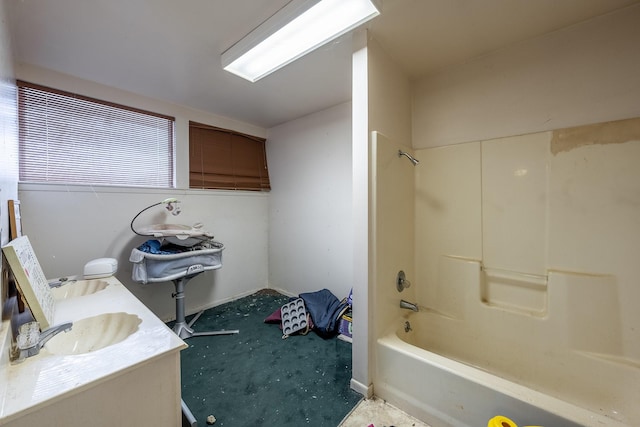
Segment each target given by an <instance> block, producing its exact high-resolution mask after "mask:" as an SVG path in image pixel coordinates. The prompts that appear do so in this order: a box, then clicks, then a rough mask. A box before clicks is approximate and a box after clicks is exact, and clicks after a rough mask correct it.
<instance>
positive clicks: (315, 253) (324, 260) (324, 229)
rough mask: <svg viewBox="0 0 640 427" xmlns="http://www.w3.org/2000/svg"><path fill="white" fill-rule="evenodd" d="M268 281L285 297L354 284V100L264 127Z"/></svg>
mask: <svg viewBox="0 0 640 427" xmlns="http://www.w3.org/2000/svg"><path fill="white" fill-rule="evenodd" d="M267 160H268V162H269V177H270V180H271V187H272V190H271V193H270V197H269V284H270V287H272V288H276V289H281V290H283V291H285V292H287V293H289V294H292V295H297V294H300V293H302V292H313V291H317V290H320V289H323V288H327V289H329V290H330V291H331V292H333V294H334V295H336V296H337V297H338V298H339V299H341V298H343V297H346V296H347V295H348V294H349V291H350V290H351V287H352V285H353V238H352V234H351V230H352V224H353V215H352V197H351V103H345V104H341V105H338V106H335V107H332V108H329V109H327V110H324V111H320V112H317V113H314V114H311V115H309V116H305V117H302V118H300V119H297V120H294V121H291V122H288V123H285V124H283V125H280V126H277V127H274V128H272V129H269V133H268V142H267Z"/></svg>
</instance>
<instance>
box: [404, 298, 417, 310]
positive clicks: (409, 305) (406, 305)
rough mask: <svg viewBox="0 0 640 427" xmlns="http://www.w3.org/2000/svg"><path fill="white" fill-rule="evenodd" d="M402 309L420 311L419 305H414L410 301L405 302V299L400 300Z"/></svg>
mask: <svg viewBox="0 0 640 427" xmlns="http://www.w3.org/2000/svg"><path fill="white" fill-rule="evenodd" d="M400 308H405V309H407V310H413V311H418V304H412V303H410V302H409V301H405V300H403V299H401V300H400Z"/></svg>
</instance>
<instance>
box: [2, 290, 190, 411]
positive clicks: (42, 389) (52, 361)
mask: <svg viewBox="0 0 640 427" xmlns="http://www.w3.org/2000/svg"><path fill="white" fill-rule="evenodd" d="M101 280H106V281H107V282H108V283H109V286H107V287H106V288H105V289H103V290H101V291H99V292H96V293H94V294H91V295H84V296H80V297H74V298H68V299H61V300H56V309H55V316H54V319H55V321H54V322H53V324H54V325H57V324H60V323H65V322H74V321H78V320H81V319H84V318H88V317H92V316H96V315H99V314H103V313H119V312H124V313H130V314H135V315H137V316H138V317H139V318H140V319H141V320H142V322H141V323H140V325H139V327H138V330H137V331H135V332H134V333H133V334H132V335H130V336H128V337H127V338H125V339H124V340H123V341H120V342H118V343H116V344H112V345H110V346H108V347H104V348H102V349H99V350H95V351H92V352H89V353H84V354H74V355H58V354H51V353H49V352H48V351H47V347H46V346H45V347H44V348H43V349H42V350H41V351H40V354H38V355H36V356H32V357H29V358H26V359H25V360H24V361H22V362H21V363H16V364H11V363H9V361H8V357H6V355H7V354H8V352H9V350H8V348H7V345H9V343H10V337H9V336H8V334H9V332H8V322H4V323H3V325H2V326H1V327H0V346H2V355H1V356H0V424H4V423H5V422H8V421H11V420H15V419H17V418H19V417H20V416H22V415H24V414H27V413H30V412H32V411H35V410H37V409H38V408H40V407H43V406H47V405H50V404H52V403H55V402H56V401H57V400H59V399H64V398H66V397H68V396H70V395H74V394H76V393H79V392H81V391H83V390H85V389H87V388H90V387H93V386H95V385H96V384H99V383H100V382H102V381H105V380H107V379H110V378H114V377H116V376H119V375H122V374H124V373H126V372H127V371H129V370H132V369H135V368H136V367H139V366H140V365H142V364H145V363H146V362H149V361H151V360H155V359H157V358H159V357H161V356H163V355H166V354H167V353H173V352H179V351H180V350H182V349H184V348H186V347H187V345H186V344H185V343H184V341H182V340H181V339H180V338H179V337H178V336H177V335H176V334H175V333H173V331H172V330H171V329H169V327H167V326H166V325H165V324H164V323H163V322H162V321H161V320H160V319H158V318H157V317H156V316H155V315H154V314H153V313H152V312H151V311H150V310H149V309H148V308H147V307H146V306H145V305H144V304H142V303H141V302H140V301H139V300H138V299H137V298H136V297H135V296H134V295H133V294H132V293H131V292H129V290H128V289H127V288H126V287H125V286H124V285H122V283H120V281H118V279H116V278H115V277H109V278H106V279H101ZM65 286H73V284H70V285H65ZM96 333H100V332H99V331H96Z"/></svg>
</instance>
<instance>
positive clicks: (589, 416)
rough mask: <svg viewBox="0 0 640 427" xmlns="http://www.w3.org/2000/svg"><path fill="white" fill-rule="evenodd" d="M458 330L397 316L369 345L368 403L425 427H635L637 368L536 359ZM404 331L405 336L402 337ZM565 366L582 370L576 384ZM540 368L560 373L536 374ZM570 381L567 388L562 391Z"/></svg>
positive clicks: (586, 359) (432, 319)
mask: <svg viewBox="0 0 640 427" xmlns="http://www.w3.org/2000/svg"><path fill="white" fill-rule="evenodd" d="M485 309H486V310H492V309H494V308H492V307H485ZM494 311H495V309H494ZM494 314H495V315H497V316H499V317H503V320H513V319H515V318H517V317H513V316H517V314H514V313H511V316H509V313H506V315H507V317H506V318H504V316H505V312H504V311H503V310H497V311H495V313H494ZM485 317H486V316H485ZM510 317H513V318H510ZM407 322H408V324H407ZM517 323H518V322H512V326H515V327H516V328H517V327H518V324H517ZM464 324H465V322H464V321H463V320H460V319H459V318H453V317H450V316H448V315H445V314H443V313H438V312H436V311H433V310H429V309H424V308H421V311H420V312H417V313H409V314H405V315H403V317H402V318H400V319H398V321H397V324H396V325H394V327H392V328H391V329H390V330H389V331H388V332H387V333H386V334H385V335H384V336H382V337H381V338H379V339H378V340H377V342H376V352H375V354H376V378H375V382H374V393H375V395H376V396H378V397H380V398H382V399H385V400H386V401H388V402H389V403H391V404H393V405H395V406H397V407H398V408H400V409H402V410H404V411H405V412H407V413H409V414H411V415H413V416H415V417H416V418H418V419H420V420H422V421H424V422H426V423H428V424H430V425H432V426H433V427H439V426H460V427H462V426H464V427H467V426H468V427H472V426H473V427H481V426H486V425H487V421H488V420H489V419H490V418H492V417H493V416H495V415H504V416H507V417H509V418H511V419H512V420H514V422H516V423H517V424H518V425H519V426H525V425H536V426H546V427H564V426H569V427H572V426H594V427H595V426H616V427H622V426H631V425H638V422H639V420H640V408H638V406H640V405H638V402H640V400H637V398H638V388H640V382H638V366H633V365H630V366H629V365H626V364H625V363H620V361H619V360H607V359H606V358H604V359H603V358H601V357H594V356H593V355H591V354H582V353H579V352H578V353H576V352H570V353H567V354H565V353H564V352H559V353H558V354H552V353H553V352H552V351H550V350H549V349H542V353H544V354H540V353H539V352H535V351H533V350H532V348H528V347H527V346H526V345H525V346H523V348H521V349H518V350H516V351H512V349H510V348H509V347H512V346H514V344H513V342H512V341H509V339H510V337H509V336H508V335H507V336H505V335H503V334H500V333H499V331H497V332H496V333H482V332H479V331H478V330H473V329H474V328H473V327H466V328H465V327H463V326H464ZM407 326H410V328H411V330H408V331H405V329H408V328H407ZM467 326H468V325H467ZM529 331H530V332H531V333H532V334H535V333H536V332H535V328H533V329H529ZM531 338H532V339H533V338H535V337H533V336H532V337H531ZM465 347H466V348H468V350H464V348H465ZM534 350H535V349H534ZM528 353H531V354H532V356H531V357H528V356H527V354H528ZM508 356H513V357H515V358H516V360H515V362H514V361H513V360H510V359H509V357H508ZM545 358H546V359H545ZM540 359H545V360H543V362H542V363H540ZM579 359H582V360H579ZM571 364H573V365H576V366H577V367H578V368H580V369H583V370H584V371H583V372H582V374H581V375H582V379H580V378H576V373H575V369H574V368H573V367H572V366H571ZM546 365H553V366H559V367H560V369H559V370H557V371H555V372H553V369H551V371H552V372H551V373H549V374H545V373H542V372H543V371H542V368H543V367H545V366H546ZM563 371H564V372H563ZM491 372H497V373H498V374H495V373H491ZM519 372H525V373H526V372H532V373H528V374H523V375H519V374H518V373H519ZM578 376H579V375H578ZM625 376H626V378H625ZM610 378H611V379H612V380H613V381H607V380H608V379H610ZM571 379H573V380H575V384H573V385H571V384H567V382H571V381H570V380H571ZM537 380H540V381H537ZM541 381H547V384H544V383H543V382H541ZM603 382H604V383H610V385H606V384H605V385H604V386H603V384H602V383H603ZM616 387H618V388H620V389H618V390H617V389H616Z"/></svg>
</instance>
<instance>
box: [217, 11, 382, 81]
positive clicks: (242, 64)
mask: <svg viewBox="0 0 640 427" xmlns="http://www.w3.org/2000/svg"><path fill="white" fill-rule="evenodd" d="M375 1H376V0H293V1H291V2H290V3H288V4H287V5H286V6H285V7H283V8H282V9H280V10H279V11H278V12H277V13H276V14H275V15H273V16H272V17H271V18H269V19H268V20H266V21H265V22H263V23H262V24H260V26H258V27H257V28H256V29H255V30H253V31H252V32H251V33H249V34H248V35H247V36H246V37H244V38H243V39H242V40H240V41H239V42H238V43H236V44H235V45H233V46H232V47H231V48H230V49H229V50H227V51H226V52H224V53H223V54H222V67H223V68H224V69H225V70H227V71H229V72H231V73H234V74H236V75H238V76H240V77H242V78H244V79H247V80H249V81H251V82H255V81H258V80H260V79H261V78H263V77H265V76H267V75H268V74H270V73H272V72H274V71H276V70H278V69H279V68H282V67H284V66H285V65H287V64H289V63H290V62H293V61H295V60H296V59H298V58H300V57H301V56H304V55H306V54H307V53H309V52H311V51H312V50H314V49H316V48H318V47H320V46H322V45H323V44H325V43H327V42H330V41H331V40H334V39H336V38H337V37H340V36H341V35H343V34H345V33H347V32H348V31H350V30H352V29H354V28H356V27H357V26H359V25H361V24H363V23H365V22H367V21H368V20H370V19H372V18H374V17H376V16H378V15H379V14H380V10H379V8H378V7H376V5H375V4H374V3H375Z"/></svg>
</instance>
